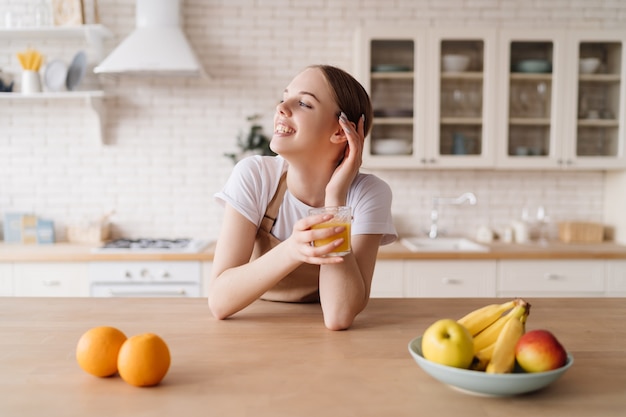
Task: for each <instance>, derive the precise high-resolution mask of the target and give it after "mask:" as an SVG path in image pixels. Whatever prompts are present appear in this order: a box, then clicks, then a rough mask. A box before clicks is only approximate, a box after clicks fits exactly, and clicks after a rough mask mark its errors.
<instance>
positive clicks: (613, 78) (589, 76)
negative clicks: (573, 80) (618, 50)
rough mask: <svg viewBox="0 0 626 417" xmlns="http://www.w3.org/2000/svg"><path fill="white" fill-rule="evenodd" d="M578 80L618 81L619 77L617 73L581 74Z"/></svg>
mask: <svg viewBox="0 0 626 417" xmlns="http://www.w3.org/2000/svg"><path fill="white" fill-rule="evenodd" d="M578 80H579V81H584V82H597V83H618V82H620V80H621V77H620V76H619V74H581V75H580V76H579V77H578Z"/></svg>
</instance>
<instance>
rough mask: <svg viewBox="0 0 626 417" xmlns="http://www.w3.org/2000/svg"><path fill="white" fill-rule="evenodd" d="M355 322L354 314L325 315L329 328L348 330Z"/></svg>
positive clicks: (325, 322) (326, 324) (325, 323)
mask: <svg viewBox="0 0 626 417" xmlns="http://www.w3.org/2000/svg"><path fill="white" fill-rule="evenodd" d="M353 322H354V316H352V315H324V325H325V326H326V328H327V329H328V330H334V331H339V330H348V329H349V328H350V326H352V323H353Z"/></svg>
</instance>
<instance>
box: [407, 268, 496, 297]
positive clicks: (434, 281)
mask: <svg viewBox="0 0 626 417" xmlns="http://www.w3.org/2000/svg"><path fill="white" fill-rule="evenodd" d="M496 272H497V268H496V261H495V260H494V261H491V260H484V261H483V260H480V261H471V260H469V261H430V260H428V261H426V260H425V261H406V262H405V263H404V289H405V290H404V295H405V296H406V297H495V296H496Z"/></svg>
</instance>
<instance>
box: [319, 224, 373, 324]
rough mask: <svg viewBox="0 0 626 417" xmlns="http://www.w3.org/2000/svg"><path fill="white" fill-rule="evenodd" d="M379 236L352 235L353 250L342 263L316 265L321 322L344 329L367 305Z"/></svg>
mask: <svg viewBox="0 0 626 417" xmlns="http://www.w3.org/2000/svg"><path fill="white" fill-rule="evenodd" d="M379 243H380V236H378V235H367V236H358V237H355V238H353V245H352V247H353V251H352V253H350V254H348V255H346V256H345V257H344V262H342V263H339V264H332V265H322V266H321V268H320V283H319V285H320V302H321V305H322V310H323V313H324V324H325V325H326V327H328V328H329V329H331V330H345V329H347V328H348V327H350V326H351V325H352V322H353V321H354V319H355V318H356V316H357V315H358V314H359V313H360V312H361V311H363V309H364V308H365V307H366V306H367V303H368V301H369V295H370V288H371V282H372V276H373V274H374V267H375V263H376V255H377V253H378V245H379Z"/></svg>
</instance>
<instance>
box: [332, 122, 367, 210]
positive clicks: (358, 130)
mask: <svg viewBox="0 0 626 417" xmlns="http://www.w3.org/2000/svg"><path fill="white" fill-rule="evenodd" d="M339 124H340V125H341V128H342V129H343V131H344V134H345V136H346V141H347V144H346V148H345V152H344V157H343V161H341V163H340V164H339V166H337V169H335V172H334V173H333V176H332V177H331V179H330V181H329V182H328V185H327V186H326V200H327V201H326V205H343V204H345V198H346V197H347V195H348V189H349V188H350V184H352V181H354V178H355V177H356V175H357V174H358V173H359V168H360V167H361V164H362V162H363V147H364V143H365V132H364V124H365V121H364V118H363V116H361V117H360V118H359V121H358V124H356V125H355V124H354V123H352V122H350V121H349V120H348V119H347V118H346V116H345V114H344V113H343V112H342V113H341V116H339ZM329 197H330V201H329Z"/></svg>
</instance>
